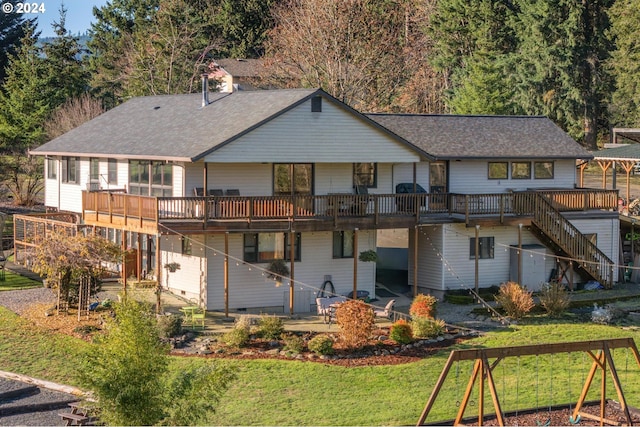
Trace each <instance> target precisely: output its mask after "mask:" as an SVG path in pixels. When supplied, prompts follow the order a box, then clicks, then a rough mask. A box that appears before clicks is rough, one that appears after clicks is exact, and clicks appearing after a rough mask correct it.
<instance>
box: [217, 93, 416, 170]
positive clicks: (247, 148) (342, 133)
mask: <svg viewBox="0 0 640 427" xmlns="http://www.w3.org/2000/svg"><path fill="white" fill-rule="evenodd" d="M418 160H419V156H418V154H417V153H416V152H415V151H413V150H412V149H411V148H409V147H408V146H406V145H404V144H402V143H400V142H397V141H395V140H394V139H392V138H391V137H390V136H388V135H387V134H385V133H383V132H382V131H381V130H379V129H377V128H376V127H374V126H373V125H370V124H369V123H367V122H366V121H364V120H362V119H360V118H358V117H356V116H354V115H353V114H352V113H350V112H348V111H346V110H343V109H342V108H339V107H337V106H335V105H333V104H332V103H330V102H328V101H326V100H323V102H322V112H319V113H312V112H311V101H310V100H309V101H307V102H305V103H303V104H301V105H299V106H297V107H295V108H293V109H292V110H290V111H287V112H286V113H284V114H282V115H280V116H279V117H276V118H274V119H273V120H271V121H269V122H268V123H265V124H264V125H262V126H260V127H259V128H257V129H255V130H253V131H251V132H249V133H247V134H246V135H243V136H241V137H240V138H238V139H237V140H235V141H232V142H231V143H229V144H227V145H226V146H224V147H222V148H220V149H218V150H216V151H214V152H213V153H211V154H209V155H207V156H206V157H205V161H207V162H225V163H238V162H269V163H290V162H291V163H316V162H341V163H354V162H414V161H418Z"/></svg>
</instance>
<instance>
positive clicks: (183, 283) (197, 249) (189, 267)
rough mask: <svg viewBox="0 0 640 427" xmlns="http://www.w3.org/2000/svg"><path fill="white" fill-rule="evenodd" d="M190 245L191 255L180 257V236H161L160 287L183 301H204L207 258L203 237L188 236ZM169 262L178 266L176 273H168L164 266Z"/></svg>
mask: <svg viewBox="0 0 640 427" xmlns="http://www.w3.org/2000/svg"><path fill="white" fill-rule="evenodd" d="M189 238H190V239H191V243H192V252H191V255H182V238H181V236H173V235H172V236H162V237H161V242H160V251H161V253H162V255H161V257H162V258H161V265H162V266H163V270H162V286H163V287H164V288H166V289H169V290H170V291H171V292H173V293H175V294H177V295H180V296H183V297H184V298H185V299H195V300H196V301H201V302H205V301H206V286H205V283H206V272H207V258H206V256H205V245H204V241H205V237H204V236H189ZM171 262H177V263H178V264H180V269H179V270H177V271H176V272H173V273H171V272H169V271H168V270H167V269H165V268H164V266H165V265H166V264H168V263H171Z"/></svg>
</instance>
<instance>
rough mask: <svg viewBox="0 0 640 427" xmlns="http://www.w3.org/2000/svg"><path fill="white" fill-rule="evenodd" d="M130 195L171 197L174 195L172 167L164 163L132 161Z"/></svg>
mask: <svg viewBox="0 0 640 427" xmlns="http://www.w3.org/2000/svg"><path fill="white" fill-rule="evenodd" d="M129 193H131V194H139V195H142V196H156V197H171V196H172V195H173V167H172V165H171V164H168V163H166V162H163V161H148V160H130V161H129Z"/></svg>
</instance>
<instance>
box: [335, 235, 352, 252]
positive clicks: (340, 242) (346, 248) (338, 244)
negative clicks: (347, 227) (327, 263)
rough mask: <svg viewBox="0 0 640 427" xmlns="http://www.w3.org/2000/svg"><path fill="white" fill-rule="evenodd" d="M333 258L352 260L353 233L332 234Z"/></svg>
mask: <svg viewBox="0 0 640 427" xmlns="http://www.w3.org/2000/svg"><path fill="white" fill-rule="evenodd" d="M333 257H334V258H353V231H334V232H333Z"/></svg>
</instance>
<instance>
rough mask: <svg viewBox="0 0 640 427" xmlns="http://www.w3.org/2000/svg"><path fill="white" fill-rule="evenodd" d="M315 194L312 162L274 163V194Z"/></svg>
mask: <svg viewBox="0 0 640 427" xmlns="http://www.w3.org/2000/svg"><path fill="white" fill-rule="evenodd" d="M292 193H293V194H313V165H312V164H311V163H295V164H291V163H275V164H274V165H273V194H274V195H275V196H288V195H291V194H292Z"/></svg>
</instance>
